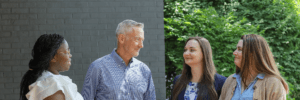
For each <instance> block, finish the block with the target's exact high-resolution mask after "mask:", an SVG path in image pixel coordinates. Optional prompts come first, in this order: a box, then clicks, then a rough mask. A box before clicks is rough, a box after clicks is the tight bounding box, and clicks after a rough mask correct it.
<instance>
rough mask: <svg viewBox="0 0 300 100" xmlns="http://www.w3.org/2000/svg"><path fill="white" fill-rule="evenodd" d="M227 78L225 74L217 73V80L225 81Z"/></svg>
mask: <svg viewBox="0 0 300 100" xmlns="http://www.w3.org/2000/svg"><path fill="white" fill-rule="evenodd" d="M226 79H227V78H226V77H225V76H222V75H220V74H218V73H216V74H215V80H217V81H218V80H220V81H225V80H226Z"/></svg>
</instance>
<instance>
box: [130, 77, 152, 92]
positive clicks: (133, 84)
mask: <svg viewBox="0 0 300 100" xmlns="http://www.w3.org/2000/svg"><path fill="white" fill-rule="evenodd" d="M129 84H130V89H131V90H132V91H134V92H136V93H138V94H144V93H145V92H146V91H147V88H148V82H147V81H146V80H144V79H139V80H132V81H130V82H129Z"/></svg>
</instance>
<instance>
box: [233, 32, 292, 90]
mask: <svg viewBox="0 0 300 100" xmlns="http://www.w3.org/2000/svg"><path fill="white" fill-rule="evenodd" d="M241 39H242V40H243V49H242V55H243V57H242V62H241V67H240V68H239V67H237V66H236V73H239V72H240V74H241V78H242V82H243V83H246V80H247V79H248V78H249V77H248V75H249V74H250V71H249V68H250V65H253V67H254V68H252V69H253V70H254V71H255V72H257V73H265V74H266V75H273V76H275V77H277V78H278V79H280V81H281V82H282V84H283V86H284V88H285V90H286V92H287V93H288V91H289V87H288V84H287V83H286V82H285V80H284V79H283V78H282V77H281V76H280V73H279V70H278V68H277V66H276V64H275V60H274V58H273V54H272V52H271V50H270V48H269V45H268V43H267V41H266V40H265V39H264V38H263V37H262V36H259V35H256V34H249V35H243V36H242V37H241Z"/></svg>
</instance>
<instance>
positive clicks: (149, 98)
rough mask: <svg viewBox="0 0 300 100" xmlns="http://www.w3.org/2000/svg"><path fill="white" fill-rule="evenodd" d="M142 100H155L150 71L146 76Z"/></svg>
mask: <svg viewBox="0 0 300 100" xmlns="http://www.w3.org/2000/svg"><path fill="white" fill-rule="evenodd" d="M144 100H156V95H155V87H154V83H153V79H152V74H151V72H150V75H149V78H148V88H147V91H146V92H145V94H144Z"/></svg>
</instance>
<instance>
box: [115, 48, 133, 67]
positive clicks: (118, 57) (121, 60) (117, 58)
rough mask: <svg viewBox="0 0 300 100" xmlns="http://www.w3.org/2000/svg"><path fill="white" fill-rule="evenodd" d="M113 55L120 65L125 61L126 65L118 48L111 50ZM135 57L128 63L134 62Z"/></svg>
mask: <svg viewBox="0 0 300 100" xmlns="http://www.w3.org/2000/svg"><path fill="white" fill-rule="evenodd" d="M111 55H112V57H113V59H114V60H115V61H116V63H117V64H119V65H120V64H122V63H123V64H124V65H125V62H124V60H123V59H122V58H121V57H120V56H119V55H118V54H117V52H116V48H114V50H113V51H112V52H111ZM133 59H134V58H133V57H132V58H131V59H130V61H129V64H128V65H130V64H131V63H132V62H133Z"/></svg>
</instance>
